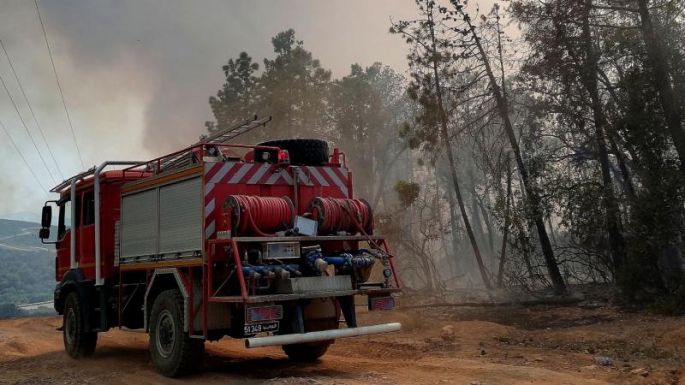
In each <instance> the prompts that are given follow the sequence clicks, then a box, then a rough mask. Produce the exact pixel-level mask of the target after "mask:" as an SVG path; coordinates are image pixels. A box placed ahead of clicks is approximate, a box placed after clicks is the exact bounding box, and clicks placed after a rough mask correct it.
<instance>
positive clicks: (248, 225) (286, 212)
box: [227, 195, 295, 237]
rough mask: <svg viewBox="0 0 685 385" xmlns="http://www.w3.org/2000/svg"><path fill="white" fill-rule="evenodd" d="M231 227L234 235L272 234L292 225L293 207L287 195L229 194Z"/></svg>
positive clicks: (264, 235) (263, 235)
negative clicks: (278, 196) (280, 196)
mask: <svg viewBox="0 0 685 385" xmlns="http://www.w3.org/2000/svg"><path fill="white" fill-rule="evenodd" d="M227 203H228V206H229V207H230V208H231V217H232V218H231V227H232V229H233V232H234V233H235V234H236V235H255V234H256V235H259V236H262V237H266V236H272V235H273V233H274V232H276V231H279V230H286V229H288V228H292V227H293V222H294V211H295V210H294V207H293V202H292V201H291V200H290V198H288V197H283V198H276V197H259V196H253V195H231V196H229V197H228V202H227Z"/></svg>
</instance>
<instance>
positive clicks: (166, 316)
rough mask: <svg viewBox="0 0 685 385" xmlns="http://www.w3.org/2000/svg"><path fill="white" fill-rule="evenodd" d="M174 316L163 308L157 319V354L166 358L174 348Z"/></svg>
mask: <svg viewBox="0 0 685 385" xmlns="http://www.w3.org/2000/svg"><path fill="white" fill-rule="evenodd" d="M175 329H176V328H175V324H174V317H172V316H171V312H169V310H163V311H162V312H161V313H160V314H159V318H158V319H157V333H156V334H157V338H156V341H155V343H156V344H157V351H158V352H159V354H160V355H161V356H162V357H164V358H167V357H169V356H171V353H172V352H173V350H174V342H175V340H176V331H175Z"/></svg>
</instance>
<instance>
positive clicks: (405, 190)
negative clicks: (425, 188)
mask: <svg viewBox="0 0 685 385" xmlns="http://www.w3.org/2000/svg"><path fill="white" fill-rule="evenodd" d="M393 190H395V192H396V193H397V196H398V198H399V201H400V204H401V205H402V206H403V207H409V206H411V205H412V204H413V203H414V201H416V199H417V198H418V197H419V193H420V192H421V186H420V185H419V184H418V183H412V182H405V181H403V180H401V181H398V182H397V184H395V187H393Z"/></svg>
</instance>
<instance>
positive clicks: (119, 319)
mask: <svg viewBox="0 0 685 385" xmlns="http://www.w3.org/2000/svg"><path fill="white" fill-rule="evenodd" d="M269 120H270V118H266V119H256V117H255V119H251V120H247V121H244V122H241V123H240V124H238V125H236V126H234V127H230V128H228V129H226V130H223V131H221V132H217V133H215V134H213V135H210V136H208V137H205V138H203V139H202V140H201V141H199V142H198V143H196V144H194V145H192V146H190V147H188V148H185V149H183V150H181V151H177V152H175V153H172V154H168V155H165V156H163V157H160V158H157V159H153V160H150V161H108V162H104V163H102V164H101V165H100V166H98V167H96V168H93V169H90V170H88V171H86V172H83V173H81V174H78V175H76V176H74V177H73V178H70V179H68V180H66V181H64V182H63V183H61V184H59V185H58V186H56V187H55V188H54V189H53V190H52V192H54V193H57V194H59V199H57V200H54V201H49V202H46V204H45V206H44V207H43V213H42V222H43V223H42V225H43V228H42V229H41V231H40V237H41V239H42V240H43V242H44V243H53V244H55V247H56V258H55V278H56V280H57V282H58V283H57V286H56V289H55V297H54V306H55V309H56V310H57V312H58V313H59V314H61V315H62V316H63V318H64V323H63V327H62V333H63V338H64V345H65V349H66V351H67V353H68V354H69V355H70V356H72V357H74V358H81V357H88V356H91V355H92V354H93V353H94V351H95V347H96V345H97V338H98V333H102V332H106V331H107V330H109V329H110V328H112V327H118V328H128V329H145V331H147V332H148V333H149V337H150V352H151V356H152V360H153V362H154V363H155V365H156V366H157V368H158V370H159V371H160V372H161V373H163V374H164V375H166V376H170V377H173V376H179V375H183V374H186V373H190V372H193V371H195V370H196V369H197V367H198V364H199V362H200V360H201V357H202V351H203V349H204V344H205V341H207V340H209V341H215V340H218V339H220V338H223V337H225V336H229V337H233V338H241V339H244V341H245V346H246V347H248V348H258V347H264V346H282V348H283V350H284V352H285V353H286V354H287V355H288V356H289V357H290V358H291V359H294V360H304V361H308V360H316V359H318V358H319V357H321V356H322V355H323V354H325V352H326V350H327V349H328V347H329V346H330V345H331V344H332V343H333V341H334V340H336V339H339V338H345V337H354V336H360V335H371V334H378V333H386V332H392V331H397V330H399V329H400V328H401V325H400V324H398V323H387V324H381V325H373V326H358V325H357V319H356V312H355V310H356V309H355V297H356V296H359V295H364V296H366V297H367V304H368V308H369V309H370V310H387V309H392V308H393V307H394V306H395V300H396V296H397V295H398V294H399V293H400V290H401V284H400V280H399V278H398V276H397V274H396V271H395V263H394V257H393V255H392V253H391V251H390V249H389V247H388V243H387V242H386V240H385V238H384V237H383V236H380V235H376V234H374V222H373V210H372V208H371V206H370V205H369V203H368V202H366V201H365V200H363V199H357V198H355V197H354V194H353V191H354V189H353V187H354V186H353V183H352V173H351V172H350V170H349V169H348V168H347V164H346V163H347V162H346V158H345V154H344V153H342V152H341V151H339V150H338V149H333V151H332V153H329V148H328V143H327V142H325V141H320V140H313V139H283V140H276V141H271V142H265V143H261V144H259V145H240V144H232V143H228V141H229V140H232V139H234V138H235V137H236V136H238V135H240V134H241V133H244V132H247V131H250V130H252V129H254V128H257V127H260V126H264V125H265V124H267V123H268V122H269ZM53 208H56V210H57V214H56V215H58V220H57V222H58V226H57V231H56V234H53V236H52V237H51V234H50V225H51V223H52V212H53ZM53 238H54V240H53ZM341 320H342V321H341ZM343 321H344V322H343ZM341 326H342V327H341Z"/></svg>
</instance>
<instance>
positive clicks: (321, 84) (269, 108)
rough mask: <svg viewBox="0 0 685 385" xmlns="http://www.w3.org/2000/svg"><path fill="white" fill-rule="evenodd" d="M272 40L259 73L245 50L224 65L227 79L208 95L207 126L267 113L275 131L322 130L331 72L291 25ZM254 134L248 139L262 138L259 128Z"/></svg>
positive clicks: (285, 133)
mask: <svg viewBox="0 0 685 385" xmlns="http://www.w3.org/2000/svg"><path fill="white" fill-rule="evenodd" d="M271 42H272V44H273V47H274V52H275V53H276V54H277V55H276V57H275V58H274V59H273V60H270V59H264V68H263V71H262V72H261V73H258V72H259V65H258V64H257V63H254V62H253V61H252V57H250V55H248V54H247V53H246V52H242V53H241V54H240V56H239V57H238V58H236V59H230V60H229V61H228V64H227V65H225V66H224V67H223V71H224V75H225V76H226V83H225V84H224V85H223V87H222V89H221V90H219V92H218V93H217V96H216V97H214V96H212V97H210V99H209V103H210V106H211V107H212V112H213V114H214V118H215V121H214V122H207V123H206V127H207V129H208V130H209V131H213V130H217V129H223V128H226V127H229V126H230V125H231V124H235V123H236V122H237V121H241V120H243V119H248V118H250V117H251V116H252V115H255V114H258V115H259V116H268V115H270V116H271V117H272V118H273V121H272V123H270V127H269V129H270V130H271V131H273V132H275V133H277V136H279V137H294V136H298V135H301V134H303V133H306V132H308V131H311V130H318V131H323V126H324V118H325V99H326V98H325V96H326V91H327V89H328V87H329V83H330V80H331V72H330V71H329V70H326V69H324V68H322V67H321V63H320V62H319V60H318V59H315V58H314V57H313V55H312V53H311V52H309V51H307V50H306V49H305V48H304V43H303V42H302V41H300V40H297V39H296V38H295V31H294V30H292V29H289V30H287V31H284V32H281V33H279V34H278V35H276V36H275V37H274V38H273V39H272V40H271ZM252 135H253V137H252V138H250V139H252V140H259V139H263V138H264V133H263V132H261V131H257V132H255V133H254V134H252ZM254 135H256V137H254ZM248 136H249V135H248ZM272 139H273V137H272Z"/></svg>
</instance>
